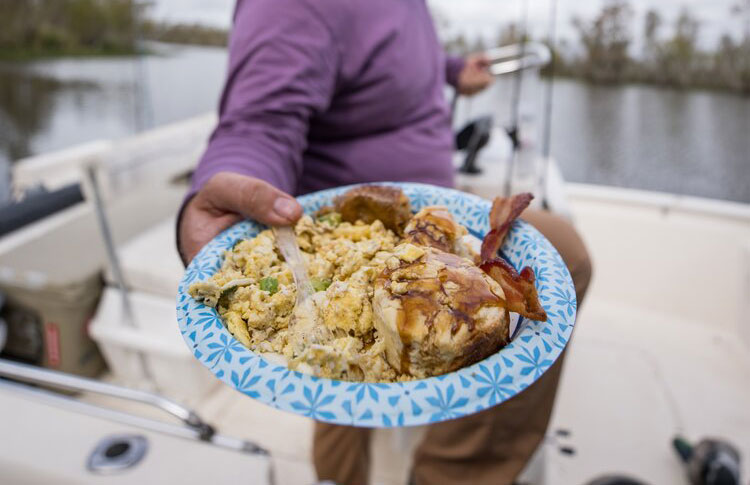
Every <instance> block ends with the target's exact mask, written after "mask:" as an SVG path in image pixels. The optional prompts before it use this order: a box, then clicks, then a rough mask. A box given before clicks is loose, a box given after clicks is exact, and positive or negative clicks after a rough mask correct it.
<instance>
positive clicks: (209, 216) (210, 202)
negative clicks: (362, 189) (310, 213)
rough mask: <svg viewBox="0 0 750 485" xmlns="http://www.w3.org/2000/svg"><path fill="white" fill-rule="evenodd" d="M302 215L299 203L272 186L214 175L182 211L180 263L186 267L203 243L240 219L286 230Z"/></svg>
mask: <svg viewBox="0 0 750 485" xmlns="http://www.w3.org/2000/svg"><path fill="white" fill-rule="evenodd" d="M301 215H302V206H301V205H299V202H297V201H296V200H295V199H294V197H292V196H291V195H289V194H286V193H284V192H282V191H280V190H279V189H277V188H275V187H273V186H272V185H270V184H268V183H266V182H264V181H262V180H259V179H256V178H252V177H247V176H245V175H239V174H236V173H230V172H220V173H217V174H216V175H214V176H213V177H211V179H209V181H208V182H207V183H206V185H204V186H203V188H202V189H201V190H200V191H199V192H198V193H197V194H196V195H195V197H193V198H192V199H190V201H189V202H188V203H187V205H186V206H185V209H184V210H183V211H182V216H181V219H180V223H179V234H178V238H179V241H178V247H179V248H180V256H181V257H182V260H183V263H185V264H187V263H189V262H190V261H191V260H192V259H193V258H194V257H195V255H196V254H198V251H200V249H201V248H202V247H203V246H204V245H205V244H206V243H208V242H209V241H210V240H211V239H213V238H214V237H215V236H216V235H217V234H219V233H220V232H221V231H223V230H224V229H226V228H227V227H229V226H231V225H232V224H234V223H235V222H237V221H239V220H241V219H243V218H248V219H253V220H256V221H258V222H260V223H263V224H267V225H269V226H270V225H275V226H286V225H290V224H292V223H294V222H295V221H296V220H297V219H299V218H300V216H301Z"/></svg>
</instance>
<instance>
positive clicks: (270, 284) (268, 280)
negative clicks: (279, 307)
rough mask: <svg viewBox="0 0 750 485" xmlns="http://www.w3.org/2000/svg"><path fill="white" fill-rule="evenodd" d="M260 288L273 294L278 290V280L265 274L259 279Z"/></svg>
mask: <svg viewBox="0 0 750 485" xmlns="http://www.w3.org/2000/svg"><path fill="white" fill-rule="evenodd" d="M260 289H261V290H263V291H267V292H269V293H270V294H272V295H273V294H274V293H276V292H277V291H279V280H277V279H276V278H274V277H273V276H267V277H265V278H263V279H262V280H260Z"/></svg>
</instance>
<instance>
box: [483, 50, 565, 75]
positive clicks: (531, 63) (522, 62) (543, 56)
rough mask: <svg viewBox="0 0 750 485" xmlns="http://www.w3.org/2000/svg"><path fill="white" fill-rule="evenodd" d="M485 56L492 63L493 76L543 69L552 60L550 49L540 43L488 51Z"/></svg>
mask: <svg viewBox="0 0 750 485" xmlns="http://www.w3.org/2000/svg"><path fill="white" fill-rule="evenodd" d="M484 54H485V55H486V56H487V58H488V59H489V61H490V72H491V73H492V75H493V76H500V75H503V74H511V73H514V72H518V71H521V70H524V69H541V68H542V67H544V66H546V65H547V64H549V63H550V61H551V60H552V53H551V52H550V50H549V47H547V46H546V45H544V44H542V43H540V42H526V43H525V44H510V45H505V46H502V47H494V48H492V49H487V50H486V51H485V52H484Z"/></svg>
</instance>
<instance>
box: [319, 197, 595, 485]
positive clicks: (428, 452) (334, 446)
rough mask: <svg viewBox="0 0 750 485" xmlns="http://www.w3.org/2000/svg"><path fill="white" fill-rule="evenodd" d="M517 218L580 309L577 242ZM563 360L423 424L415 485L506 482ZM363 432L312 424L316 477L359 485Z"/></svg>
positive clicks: (582, 260)
mask: <svg viewBox="0 0 750 485" xmlns="http://www.w3.org/2000/svg"><path fill="white" fill-rule="evenodd" d="M522 218H523V219H525V220H526V221H528V222H530V223H531V224H533V225H534V226H535V227H536V228H537V229H539V231H540V232H541V233H542V234H544V235H545V237H547V239H549V240H550V242H552V244H553V245H554V246H555V247H556V248H557V250H558V251H559V253H560V255H561V256H562V258H563V260H564V261H565V264H566V265H567V266H568V269H569V270H570V273H571V275H572V277H573V282H574V284H575V289H576V296H577V298H578V302H579V305H580V303H581V302H582V301H583V297H584V295H585V294H586V289H587V287H588V284H589V281H590V279H591V262H590V260H589V256H588V253H587V252H586V247H585V246H584V244H583V241H581V238H580V237H579V236H578V234H577V233H576V231H575V229H574V228H573V226H571V225H570V224H569V223H568V222H567V221H565V220H564V219H561V218H559V217H557V216H554V215H552V214H550V213H548V212H542V211H531V210H527V211H526V212H524V214H523V215H522ZM564 357H565V353H563V354H562V355H561V356H560V358H559V359H557V361H555V363H554V364H553V365H552V367H550V369H549V370H547V372H545V373H544V374H543V375H542V376H541V377H540V378H539V379H538V380H537V381H536V382H535V383H534V384H532V385H531V386H529V387H528V388H527V389H525V390H524V391H523V392H521V393H520V394H518V395H516V396H514V397H513V398H512V399H509V400H508V401H506V402H504V403H503V404H501V405H499V406H496V407H494V408H492V409H488V410H486V411H482V412H480V413H477V414H474V415H471V416H467V417H464V418H459V419H454V420H451V421H445V422H442V423H437V424H433V425H430V426H429V427H428V429H427V433H426V435H425V437H424V439H423V440H422V443H421V444H420V445H419V446H418V447H417V450H416V452H415V453H414V467H413V473H414V478H415V479H416V483H417V484H418V485H423V484H425V485H426V484H430V485H432V484H441V485H442V484H472V485H474V484H476V485H479V484H493V485H502V484H510V483H512V482H513V480H514V479H515V478H516V476H517V475H518V474H519V473H520V472H521V470H522V469H523V467H524V466H525V465H526V462H527V461H528V460H529V458H531V455H532V454H533V453H534V451H535V450H536V448H537V446H538V445H539V443H540V442H541V440H542V438H544V434H545V432H546V429H547V424H548V423H549V418H550V414H551V413H552V405H553V404H554V400H555V393H556V391H557V384H558V381H559V379H560V370H561V369H562V363H563V360H564ZM370 432H371V430H370V429H367V428H355V427H349V426H338V425H331V424H326V423H316V426H315V436H314V442H313V461H314V462H315V469H316V471H317V473H318V478H319V479H320V480H326V479H327V480H332V481H334V482H336V483H338V484H341V485H363V484H366V483H367V481H368V478H367V477H368V474H369V462H370Z"/></svg>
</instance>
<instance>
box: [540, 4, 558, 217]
mask: <svg viewBox="0 0 750 485" xmlns="http://www.w3.org/2000/svg"><path fill="white" fill-rule="evenodd" d="M550 3H551V6H550V20H549V28H548V35H549V46H550V51H552V56H551V59H550V63H549V77H548V79H547V83H546V85H545V89H544V126H543V132H542V156H543V157H544V162H543V166H542V169H541V171H540V172H539V190H540V191H541V202H542V208H544V209H549V201H548V200H547V176H548V172H549V166H550V151H551V144H552V100H553V98H554V80H555V65H556V64H557V59H556V57H557V0H550Z"/></svg>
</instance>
